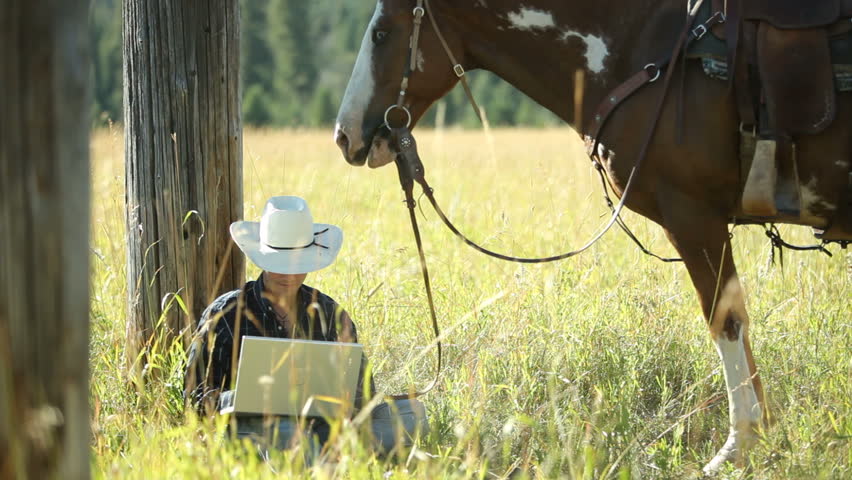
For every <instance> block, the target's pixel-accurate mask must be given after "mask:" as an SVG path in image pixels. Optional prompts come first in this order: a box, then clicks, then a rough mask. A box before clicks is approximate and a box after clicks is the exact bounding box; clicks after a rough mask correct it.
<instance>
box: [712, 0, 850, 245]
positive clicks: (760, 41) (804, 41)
mask: <svg viewBox="0 0 852 480" xmlns="http://www.w3.org/2000/svg"><path fill="white" fill-rule="evenodd" d="M712 9H713V11H714V12H725V14H726V21H725V23H723V24H721V25H718V26H717V27H716V28H714V33H715V34H716V35H717V36H718V37H720V38H721V39H723V40H724V41H725V43H726V45H727V50H728V52H727V53H728V62H727V64H728V66H729V67H728V69H729V71H728V78H729V80H730V81H731V82H733V86H734V91H735V96H736V102H737V109H738V111H739V115H740V120H741V128H740V130H741V132H742V135H741V137H742V140H741V142H742V144H741V147H742V148H741V151H742V152H748V153H746V155H752V158H750V159H748V158H744V159H743V160H744V161H743V162H742V163H743V164H744V165H749V166H748V167H747V175H745V176H746V182H745V188H744V190H743V196H742V209H743V212H744V213H745V214H747V215H749V216H754V217H767V218H771V217H775V216H776V215H777V214H779V212H780V213H782V214H786V215H792V216H798V215H799V212H800V197H799V178H798V171H797V167H796V143H795V139H796V138H799V137H801V136H803V135H813V134H817V133H820V132H822V131H824V130H825V129H826V128H827V127H828V126H829V125H831V123H832V122H833V121H834V117H835V114H836V108H837V107H836V93H835V83H834V71H833V68H832V59H831V50H830V43H829V37H830V36H832V35H836V34H839V33H844V32H849V31H850V30H852V21H850V19H852V0H809V1H802V0H727V1H725V0H713V1H712ZM731 67H733V68H731ZM752 152H753V153H752ZM749 160H750V161H749ZM743 173H744V174H745V173H746V172H743ZM843 216H845V217H849V218H848V219H847V220H846V221H847V222H848V223H849V224H850V225H848V226H846V227H845V230H846V233H845V235H846V237H847V238H848V236H849V234H850V233H852V212H849V211H848V207H847V212H845V215H843Z"/></svg>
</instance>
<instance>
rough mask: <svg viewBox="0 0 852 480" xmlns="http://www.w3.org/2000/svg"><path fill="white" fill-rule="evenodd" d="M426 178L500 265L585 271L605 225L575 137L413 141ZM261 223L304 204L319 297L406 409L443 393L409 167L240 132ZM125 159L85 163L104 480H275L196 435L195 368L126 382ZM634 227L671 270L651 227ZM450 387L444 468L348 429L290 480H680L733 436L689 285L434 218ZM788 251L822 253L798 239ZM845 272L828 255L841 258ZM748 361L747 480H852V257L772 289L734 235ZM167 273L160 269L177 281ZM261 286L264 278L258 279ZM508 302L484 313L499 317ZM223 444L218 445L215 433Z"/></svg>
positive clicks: (113, 155) (802, 262)
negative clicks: (188, 382)
mask: <svg viewBox="0 0 852 480" xmlns="http://www.w3.org/2000/svg"><path fill="white" fill-rule="evenodd" d="M417 138H418V142H419V146H420V152H421V155H422V157H423V160H424V162H425V164H426V169H427V170H426V171H427V178H428V179H429V181H430V183H431V184H432V185H433V187H435V189H436V196H437V198H438V201H439V202H440V203H441V204H442V206H443V208H444V209H445V211H446V212H447V213H448V215H449V216H450V217H451V219H452V220H453V221H454V222H456V223H457V224H458V225H459V226H460V227H461V228H463V229H464V230H465V231H466V232H468V233H469V234H470V235H471V236H472V237H473V238H474V239H476V240H479V241H481V242H483V243H484V244H485V245H486V246H488V247H490V248H494V249H497V250H499V251H507V252H509V253H513V254H517V255H529V256H532V255H550V254H554V253H557V252H561V251H564V250H567V249H572V248H576V247H577V246H579V245H581V244H582V243H583V242H585V240H587V239H588V238H589V237H590V236H591V235H592V234H593V233H594V232H595V231H596V230H597V228H598V227H599V226H600V225H601V223H602V222H603V221H604V220H605V219H606V215H605V214H606V213H607V209H606V207H605V205H604V204H603V202H602V200H601V192H600V190H599V188H600V187H599V182H598V179H597V175H596V173H595V172H594V170H593V169H592V168H591V165H590V164H589V161H588V160H587V159H586V157H585V156H584V155H583V153H582V149H581V146H580V145H579V142H578V141H577V139H576V136H575V134H573V133H572V131H571V130H568V129H550V130H495V131H493V132H490V133H486V132H482V131H440V132H437V131H421V132H418V134H417ZM244 148H245V150H244V151H245V155H244V173H245V175H244V177H245V178H244V182H245V183H244V185H245V218H246V219H257V218H258V216H259V212H260V210H261V208H262V207H263V204H264V202H265V200H266V198H268V197H269V196H272V195H281V194H290V195H299V196H302V197H304V198H306V199H307V201H308V203H309V205H310V207H311V210H312V212H313V214H314V218H315V220H316V221H319V222H327V223H333V224H336V225H339V226H341V227H342V228H343V230H344V232H345V241H344V247H343V250H342V251H341V254H340V257H339V258H338V261H337V262H335V264H334V265H332V266H331V267H329V268H328V269H326V270H323V271H321V272H318V273H316V274H312V275H310V276H309V277H308V280H307V283H308V284H311V285H316V286H318V287H320V288H321V289H322V290H323V291H325V292H327V293H329V294H330V295H332V296H333V297H334V298H335V299H337V300H338V301H339V302H340V303H341V304H343V305H344V306H345V307H346V308H347V309H348V310H349V311H350V312H351V313H352V316H353V318H354V319H355V321H356V323H357V325H358V327H359V333H360V337H361V340H362V342H363V343H364V344H365V348H366V349H367V352H368V355H369V356H370V358H371V359H372V361H373V362H374V368H375V370H376V371H377V372H378V377H377V381H378V382H379V384H380V385H382V386H384V387H385V388H386V389H388V390H390V391H400V390H405V389H407V388H408V386H409V385H411V384H412V383H416V384H420V385H422V384H425V383H426V382H427V381H428V380H429V379H430V375H431V372H432V365H433V364H432V362H433V357H432V352H429V351H426V352H424V351H423V347H425V346H426V345H428V344H429V343H430V342H431V340H432V339H431V336H430V332H429V328H428V311H427V308H426V304H425V296H424V293H423V287H422V284H421V280H420V273H419V263H418V260H417V258H416V250H415V249H414V242H413V239H412V237H411V232H410V229H409V225H408V219H407V213H406V211H405V208H404V205H403V204H402V192H401V190H400V188H399V185H398V183H397V180H396V172H395V170H394V169H393V167H387V168H382V169H379V170H375V171H373V170H369V169H367V168H352V167H349V166H348V165H346V164H345V163H344V162H343V160H342V159H341V158H340V154H339V152H338V151H337V148H336V147H335V145H334V144H333V142H332V141H331V133H330V132H328V131H277V130H259V131H246V132H245V135H244ZM122 154H123V144H122V139H121V136H120V135H119V134H118V133H117V132H114V131H113V132H109V131H101V132H97V133H96V134H95V136H94V138H93V141H92V158H93V160H92V165H93V182H94V188H93V194H94V201H93V204H92V205H93V212H92V215H93V218H92V222H93V230H92V231H93V245H92V251H93V264H92V265H93V285H92V297H93V302H92V309H93V313H92V340H91V343H92V350H91V351H92V373H93V378H92V403H93V405H94V416H93V421H94V432H95V435H94V440H93V445H94V452H95V456H94V460H93V461H94V465H95V471H96V472H97V476H99V477H105V478H116V477H128V478H221V477H223V476H226V477H234V478H266V477H270V478H272V477H274V476H275V474H273V473H272V471H271V470H270V468H269V466H267V465H265V464H263V463H261V462H259V461H258V460H257V459H256V457H255V456H254V455H252V454H251V453H250V452H249V453H246V452H245V451H244V450H241V449H240V448H238V447H237V446H234V445H232V444H229V443H228V442H222V441H220V440H219V439H218V437H217V436H216V433H217V432H221V428H222V426H221V425H220V426H218V427H217V426H215V425H210V424H198V423H196V422H195V421H194V420H193V419H190V420H189V421H185V420H184V417H183V415H182V413H181V411H180V407H181V404H180V398H179V385H176V384H177V382H179V381H180V373H181V369H180V360H181V355H182V352H181V351H180V349H179V348H177V347H175V346H171V347H170V346H164V347H162V349H161V351H160V352H158V355H157V356H155V357H154V358H156V359H158V360H157V362H156V363H157V364H156V365H153V366H151V368H152V369H157V368H159V369H161V370H162V371H163V372H165V374H166V375H165V378H167V379H168V380H169V382H170V384H166V385H160V386H157V385H154V386H151V387H149V390H150V391H146V392H138V391H135V390H133V389H131V388H129V387H128V386H127V385H125V382H124V380H123V378H122V365H123V363H122V362H123V361H122V351H123V349H122V347H123V331H124V326H123V321H124V317H125V309H126V301H125V295H126V289H125V287H124V284H125V278H124V271H125V267H124V262H125V257H124V255H125V252H124V248H125V244H124V240H123V238H124V233H123V232H124V214H123V195H124V183H123V182H124V181H123V164H122V156H123V155H122ZM627 219H628V222H629V223H630V225H631V227H633V228H634V230H635V231H636V233H637V234H638V235H639V236H640V238H642V240H643V241H644V242H645V243H646V244H647V245H648V246H649V247H650V248H652V249H654V250H655V251H657V252H660V253H663V254H666V255H674V251H673V249H672V248H671V246H669V245H668V243H667V242H666V241H665V239H664V236H663V234H662V231H661V230H660V229H659V227H657V226H656V225H654V224H652V223H651V222H648V221H646V220H644V219H642V218H640V217H637V216H636V215H632V214H628V215H627ZM420 223H421V229H422V232H423V236H424V242H425V245H426V254H427V256H428V261H429V266H430V269H431V273H432V277H433V285H434V289H435V292H436V302H437V308H438V312H439V318H440V321H441V324H442V326H443V327H444V329H445V330H446V332H447V334H446V335H447V336H446V343H447V345H446V360H447V367H446V370H445V372H444V374H443V377H442V382H441V384H440V386H439V388H438V389H436V391H435V392H434V393H432V394H430V395H428V396H427V397H426V398H425V402H426V403H427V407H428V410H429V415H430V420H431V424H432V434H431V435H430V437H429V438H428V439H426V440H425V442H424V444H423V445H422V448H423V450H424V451H425V452H427V453H429V454H430V456H426V455H423V456H419V457H411V458H407V459H402V460H399V461H390V462H386V461H384V460H380V459H377V458H375V457H374V456H373V455H372V454H371V453H370V452H369V451H367V450H365V449H364V448H363V447H361V446H360V444H359V443H358V442H357V438H356V436H355V434H354V433H352V432H351V431H350V430H348V429H344V432H343V435H341V436H340V438H339V439H338V440H336V441H335V448H337V449H338V450H337V452H338V454H337V455H335V457H334V459H335V461H334V462H329V463H326V464H324V465H322V466H318V467H315V468H314V469H312V470H311V469H305V468H304V467H303V466H302V465H301V464H300V463H299V462H298V461H297V459H296V456H294V454H293V453H292V452H289V453H284V454H282V455H281V456H280V458H276V459H275V461H274V462H273V463H274V465H275V466H276V468H278V469H279V472H280V473H282V475H285V476H302V475H304V476H315V477H320V478H379V477H382V476H385V475H386V474H387V475H389V476H391V477H393V478H438V477H454V478H486V477H488V478H491V477H492V476H497V477H499V476H503V475H506V474H507V473H508V472H509V471H511V470H512V469H513V468H514V467H523V468H524V470H525V472H526V475H529V476H531V477H537V478H553V477H566V478H606V477H609V476H615V477H618V478H684V477H686V476H689V475H693V474H695V473H696V472H697V471H698V470H699V469H700V467H701V465H702V464H703V462H705V461H707V460H709V458H710V457H711V456H712V455H713V453H714V452H715V450H716V449H717V448H719V447H720V446H721V444H722V442H723V440H724V437H725V436H726V435H727V405H726V401H725V400H724V382H723V379H722V378H721V375H720V371H719V362H718V359H717V358H716V354H715V352H714V350H713V347H712V344H711V343H710V342H709V340H708V337H707V334H706V332H705V328H704V326H703V320H702V319H701V318H700V315H699V309H698V305H697V301H696V298H695V294H694V293H693V291H692V288H691V285H690V283H689V280H688V277H687V275H686V273H685V270H684V269H683V267H682V266H680V265H678V264H674V265H670V264H662V263H660V262H658V261H656V260H653V259H651V258H649V257H646V256H644V255H643V254H642V253H641V252H639V251H638V249H637V248H635V247H634V246H633V244H632V243H630V241H629V240H628V239H627V238H626V237H625V236H624V235H622V234H620V233H617V232H616V231H615V230H613V231H612V232H610V233H609V234H608V235H607V236H606V237H604V239H603V240H602V241H600V242H599V243H598V244H596V245H595V246H594V247H593V248H592V249H591V250H590V251H589V252H587V253H586V254H584V255H581V256H580V257H577V258H574V259H571V260H567V261H564V262H561V263H558V264H550V265H528V266H522V265H518V264H511V263H504V262H500V261H497V260H493V259H490V258H486V257H483V256H482V255H480V254H478V253H476V252H474V251H473V250H471V249H469V248H467V247H465V246H464V245H462V244H461V243H460V242H458V241H457V240H455V239H454V238H453V237H452V236H451V234H450V233H449V232H448V231H446V230H445V229H444V228H443V226H441V225H440V224H439V221H438V219H437V217H436V215H435V214H434V212H432V211H431V210H430V208H429V205H428V203H426V202H425V201H424V205H423V214H422V215H420ZM783 231H784V232H785V234H786V236H788V237H790V239H792V240H795V241H797V242H802V243H806V242H809V241H810V239H809V235H808V233H807V231H806V230H804V229H794V228H784V229H783ZM835 250H836V249H835ZM735 257H736V258H737V261H738V266H739V269H740V272H741V274H742V279H743V283H744V285H745V288H746V290H747V291H748V294H749V296H748V298H747V304H748V307H749V310H750V314H751V316H752V318H753V328H752V339H753V341H754V344H755V354H756V357H757V359H758V362H759V364H760V368H761V372H762V375H763V380H764V382H765V384H766V385H767V386H768V390H769V395H770V397H771V405H772V407H773V410H774V412H775V414H776V416H777V418H778V422H777V424H776V425H775V426H773V428H772V429H771V430H768V431H767V433H766V436H765V438H764V441H763V442H761V444H760V445H759V446H758V447H757V448H756V449H755V450H754V451H753V452H752V456H751V457H752V460H753V462H752V464H753V469H752V470H751V472H738V474H739V473H742V474H743V475H745V476H746V478H748V477H749V476H753V477H754V478H849V477H850V476H852V467H851V466H850V464H852V448H850V443H849V442H850V440H849V438H850V435H852V401H850V398H852V388H850V382H849V379H850V377H851V376H852V363H850V362H852V357H850V356H849V352H850V351H852V329H850V328H849V327H850V319H852V306H850V302H849V298H850V294H852V287H850V285H852V269H850V265H852V257H850V256H849V254H848V253H846V252H840V254H838V255H835V257H834V258H833V259H829V258H824V257H823V256H821V255H817V254H813V253H811V254H802V253H791V252H787V253H786V254H785V257H786V266H785V268H783V269H782V268H780V267H777V266H775V267H772V266H771V265H770V263H769V248H768V244H767V242H766V240H765V237H764V236H763V234H762V232H760V231H759V230H757V229H747V228H738V229H736V230H735ZM166 268H168V266H167V267H166ZM256 274H257V269H256V268H255V267H253V266H250V268H249V277H253V276H255V275H256ZM494 298H496V300H494V301H493V303H490V304H489V305H487V306H485V307H484V308H482V309H479V308H478V307H479V306H480V305H482V304H483V303H484V302H486V303H487V302H488V301H489V299H494ZM217 428H218V430H217Z"/></svg>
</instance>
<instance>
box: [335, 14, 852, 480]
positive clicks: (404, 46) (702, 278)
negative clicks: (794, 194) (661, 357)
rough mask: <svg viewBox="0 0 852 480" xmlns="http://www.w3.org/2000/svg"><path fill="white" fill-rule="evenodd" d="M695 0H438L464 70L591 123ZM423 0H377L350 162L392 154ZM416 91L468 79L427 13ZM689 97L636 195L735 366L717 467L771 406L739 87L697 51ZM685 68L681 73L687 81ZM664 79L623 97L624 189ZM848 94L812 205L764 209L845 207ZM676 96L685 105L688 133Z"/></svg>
mask: <svg viewBox="0 0 852 480" xmlns="http://www.w3.org/2000/svg"><path fill="white" fill-rule="evenodd" d="M686 4H687V2H686V0H596V1H593V2H588V1H579V0H524V1H523V2H518V1H515V0H430V2H429V5H428V6H427V7H430V8H431V9H432V12H431V13H433V14H434V16H435V19H436V21H437V25H438V26H439V29H440V31H441V32H442V33H443V35H444V37H445V39H446V42H447V44H448V46H449V49H450V50H451V52H452V53H453V55H454V56H455V57H456V59H457V60H458V62H459V63H460V64H461V65H462V66H463V68H464V69H465V70H472V69H477V68H478V69H486V70H490V71H492V72H494V73H495V74H497V75H498V76H500V77H501V78H503V79H505V80H506V81H508V82H510V83H511V84H512V85H514V86H515V87H517V88H518V89H520V90H521V91H523V92H524V93H525V94H527V95H528V96H530V97H531V98H533V99H534V100H535V101H537V102H538V103H540V104H541V105H543V106H544V107H546V108H548V109H549V110H551V111H553V112H554V113H555V114H557V115H559V116H560V117H561V118H562V119H563V120H565V121H566V122H569V123H573V124H575V125H578V124H582V125H590V122H591V121H592V118H591V116H592V115H593V112H594V111H595V109H596V107H597V105H598V104H599V102H600V101H601V99H602V98H604V96H605V95H607V94H608V92H610V90H612V89H613V88H614V87H616V86H618V85H619V84H620V83H621V82H623V81H624V80H625V79H627V78H628V77H630V76H631V75H632V74H634V73H635V72H637V71H639V70H641V69H642V68H643V66H645V65H646V64H648V63H649V62H653V61H655V60H656V59H658V58H661V57H662V56H664V55H665V54H666V53H670V52H671V50H672V48H673V46H674V44H675V42H676V38H677V36H678V33H679V32H680V31H681V29H682V28H683V25H684V18H685V10H686V8H687V5H686ZM414 6H415V0H379V1H378V4H377V5H376V10H375V13H374V14H373V17H372V19H371V21H370V24H369V26H368V28H367V32H366V34H365V36H364V39H363V42H362V45H361V51H360V53H359V55H358V59H357V61H356V63H355V67H354V71H353V73H352V77H351V80H350V82H349V85H348V87H347V89H346V93H345V96H344V99H343V103H342V105H341V107H340V112H339V114H338V118H337V125H336V128H335V139H336V142H337V144H338V145H339V146H340V148H341V150H342V152H343V156H344V157H345V159H346V161H347V162H349V163H350V164H352V165H363V164H364V163H365V162H366V163H367V164H368V165H369V166H371V167H380V166H382V165H385V164H387V163H390V162H392V161H393V160H394V155H395V154H394V153H393V152H392V151H391V149H390V148H389V144H388V140H387V139H388V129H387V128H385V127H383V123H384V114H385V111H386V110H387V109H388V107H389V106H391V105H394V104H395V103H396V101H397V97H398V95H399V87H400V79H401V78H402V76H403V74H404V70H405V68H406V65H407V61H408V55H409V37H410V36H411V34H412V29H413V13H412V10H413V8H414ZM414 55H416V58H415V62H414V65H415V68H414V71H413V72H412V74H411V79H410V85H409V87H408V91H407V94H406V96H405V107H406V108H407V109H408V110H410V112H411V116H412V120H413V123H416V122H417V120H418V119H419V118H420V117H421V116H422V115H423V114H424V112H425V111H426V110H427V108H428V107H429V106H430V105H431V104H432V103H433V102H434V101H435V100H437V99H439V98H440V97H442V96H443V95H445V94H446V93H447V92H448V91H449V90H450V89H451V88H452V87H453V86H454V85H455V84H456V82H457V81H458V78H457V76H456V74H455V73H454V71H453V65H452V63H451V62H450V60H449V58H448V55H447V53H446V52H445V51H444V49H443V47H442V46H441V44H440V42H439V40H438V38H437V35H436V33H435V30H434V28H433V27H432V25H431V24H430V22H429V21H424V22H423V26H422V32H421V35H420V38H419V45H418V48H417V51H416V52H414ZM577 69H581V70H583V71H584V73H585V86H584V92H585V93H584V99H583V101H582V105H581V107H582V110H581V111H582V112H584V113H583V117H584V118H574V116H575V113H574V112H575V110H576V108H575V105H574V102H573V98H574V97H573V88H574V85H573V82H574V79H575V78H576V77H575V72H576V71H577ZM684 75H685V78H684V79H682V80H683V81H684V82H685V83H684V84H685V85H686V89H685V90H684V95H683V98H682V102H683V104H682V105H681V106H680V107H679V106H678V105H677V95H668V97H667V100H666V102H665V104H664V106H663V110H662V115H661V117H660V122H659V126H658V127H657V129H656V132H655V133H654V135H653V137H652V141H651V144H650V147H649V149H648V154H647V158H646V160H645V162H644V166H643V167H642V171H641V172H640V175H639V176H638V178H637V179H636V180H635V182H636V184H635V186H634V187H633V188H632V192H631V193H630V195H629V198H628V200H627V203H626V206H627V207H628V208H630V209H632V210H634V211H635V212H638V213H639V214H641V215H644V216H646V217H648V218H649V219H651V220H653V221H654V222H656V223H658V224H659V225H661V226H662V227H663V228H664V229H665V232H666V234H667V236H668V238H669V240H670V241H671V242H672V244H673V245H674V246H675V248H676V249H677V250H678V252H679V253H680V256H681V257H682V258H683V260H684V263H685V265H686V268H687V269H688V271H689V275H690V277H691V279H692V282H693V284H694V286H695V289H696V291H697V293H698V297H699V300H700V303H701V307H702V310H703V313H704V316H705V318H706V320H707V325H708V326H709V330H710V335H711V337H712V339H713V341H714V343H715V345H716V348H717V350H718V354H719V356H720V357H721V360H722V365H723V368H724V376H725V382H726V385H727V393H728V401H729V406H730V434H729V436H728V439H727V441H726V442H725V444H724V446H723V447H722V448H721V449H720V450H719V452H718V454H717V455H716V456H715V457H714V458H713V459H712V460H711V461H710V462H709V463H708V464H707V466H706V467H705V470H706V471H708V472H711V471H715V470H718V468H719V467H720V466H721V465H722V464H723V463H724V462H726V461H731V460H737V459H739V458H741V456H742V453H743V451H744V450H745V449H747V448H748V447H749V446H750V445H752V444H753V443H754V442H755V441H756V429H757V428H758V425H759V424H760V422H761V419H762V417H763V415H764V414H765V413H766V412H765V408H763V406H762V405H763V404H764V398H763V388H762V386H761V382H760V378H759V377H758V375H757V370H756V367H755V362H754V358H753V356H752V351H751V346H750V343H749V317H748V314H747V313H746V308H745V303H744V299H743V290H742V287H741V285H740V282H739V279H738V277H737V271H736V268H735V266H734V262H733V258H732V254H731V248H730V245H729V235H728V225H729V223H730V222H732V221H733V220H734V219H738V220H746V221H748V220H749V218H748V217H747V216H745V215H744V214H743V212H742V211H741V209H740V207H739V195H740V192H741V191H742V184H741V181H742V179H741V176H740V164H739V159H738V148H739V146H738V145H739V143H738V142H739V133H738V122H739V119H738V115H737V109H736V105H735V101H734V99H733V98H732V95H731V93H730V90H729V89H728V86H727V84H726V82H723V81H719V80H714V79H711V78H709V77H707V76H706V75H705V74H704V73H703V71H702V70H701V67H700V65H698V64H697V62H694V61H690V62H687V64H686V68H685V69H684ZM679 76H680V73H679V72H678V73H675V77H674V82H673V83H674V84H678V83H679V82H680V80H681V79H680V78H679ZM661 84H662V82H655V83H651V84H649V85H648V86H646V87H644V88H643V89H642V90H640V91H639V92H637V93H636V94H635V95H633V96H632V97H630V98H629V99H628V100H626V101H625V102H624V103H623V104H621V105H620V106H619V107H618V109H617V110H616V111H615V113H614V114H613V116H612V117H611V120H610V121H609V123H608V124H607V125H606V128H605V130H604V131H603V134H602V141H603V142H604V143H605V144H606V148H607V149H609V150H612V151H614V152H616V153H617V155H615V156H614V157H611V158H610V159H609V160H608V161H605V167H606V171H607V175H608V176H609V178H610V180H611V181H612V183H613V184H614V185H615V188H616V190H617V192H618V193H619V194H620V193H621V191H623V189H624V185H625V182H626V180H627V177H628V175H629V172H630V170H631V168H632V167H633V165H634V164H635V162H636V158H637V153H638V151H639V150H640V148H641V145H642V143H643V142H644V140H645V135H646V132H647V128H646V125H647V123H648V122H649V121H650V118H649V117H650V116H651V110H653V107H654V106H655V105H656V102H657V99H658V98H660V93H661V88H662V87H661ZM850 107H852V105H850V98H849V95H839V96H838V110H837V117H836V119H835V121H834V123H833V124H832V125H831V126H830V127H829V128H828V129H827V130H825V131H824V132H823V133H821V134H820V135H815V136H810V137H804V138H801V139H799V140H798V142H797V152H798V158H799V177H800V179H801V185H802V186H801V202H802V204H801V213H800V214H799V215H796V216H792V215H787V216H784V215H783V214H779V216H777V217H774V218H771V219H766V218H761V219H753V220H760V221H772V222H783V223H796V224H802V225H811V226H816V227H822V226H825V225H826V224H827V223H828V222H829V221H830V220H831V217H832V214H833V213H834V211H835V210H836V208H837V205H838V202H839V201H840V198H842V194H843V193H842V192H843V189H844V188H846V182H847V180H846V179H847V178H848V174H849V161H850V158H852V144H851V143H850V135H849V134H848V132H849V131H850V125H852V108H850ZM678 108H682V111H683V112H685V115H684V118H686V119H687V121H686V122H685V123H684V124H683V126H682V128H683V130H682V132H681V135H682V136H681V141H680V142H676V141H675V138H676V134H675V130H676V127H675V123H676V120H677V119H678V118H679V116H678V115H677V113H678V112H677V110H678Z"/></svg>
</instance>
